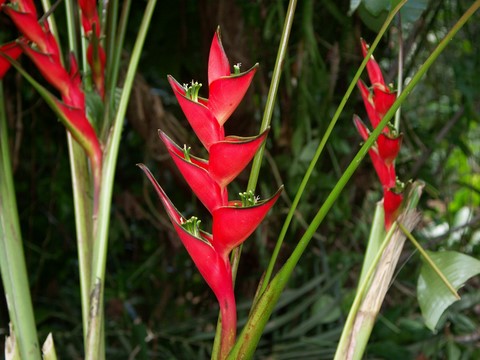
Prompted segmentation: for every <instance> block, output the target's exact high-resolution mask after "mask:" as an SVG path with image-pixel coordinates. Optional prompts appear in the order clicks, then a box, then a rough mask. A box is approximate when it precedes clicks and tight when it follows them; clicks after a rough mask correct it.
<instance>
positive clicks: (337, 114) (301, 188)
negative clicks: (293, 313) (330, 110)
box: [260, 0, 407, 293]
mask: <svg viewBox="0 0 480 360" xmlns="http://www.w3.org/2000/svg"><path fill="white" fill-rule="evenodd" d="M406 1H407V0H402V1H401V2H400V3H399V4H398V5H397V6H396V7H395V8H394V9H393V10H392V11H391V12H390V14H389V15H388V17H387V19H386V20H385V23H384V24H383V26H382V28H381V29H380V31H379V33H378V35H377V37H376V38H375V41H374V42H373V44H372V45H371V46H370V48H369V50H368V53H367V55H366V56H365V58H364V59H363V61H362V63H361V64H360V67H359V68H358V70H357V72H356V74H355V76H354V77H353V79H352V81H351V82H350V86H349V87H348V89H347V91H346V92H345V95H344V96H343V99H342V101H341V102H340V104H339V105H338V108H337V110H336V111H335V114H334V115H333V118H332V120H331V121H330V124H329V125H328V128H327V130H326V131H325V134H324V135H323V137H322V140H321V141H320V144H319V145H318V147H317V150H316V151H315V155H314V156H313V158H312V161H311V162H310V165H309V166H308V169H307V171H306V172H305V175H304V177H303V179H302V182H301V183H300V186H299V187H298V190H297V193H296V194H295V198H294V199H293V202H292V206H291V207H290V210H289V211H288V214H287V217H286V219H285V222H284V223H283V226H282V230H281V231H280V234H279V236H278V240H277V243H276V245H275V249H274V250H273V253H272V257H271V259H270V262H269V264H268V268H267V271H266V273H265V279H264V282H263V286H262V289H261V292H260V293H263V291H265V289H266V287H267V285H268V283H269V281H270V278H271V276H272V273H273V269H274V266H275V263H276V261H277V258H278V254H279V253H280V249H281V247H282V244H283V241H284V239H285V236H286V234H287V231H288V228H289V226H290V223H291V221H292V218H293V215H294V214H295V210H296V209H297V206H298V203H299V202H300V199H301V197H302V195H303V192H304V191H305V188H306V186H307V183H308V180H309V179H310V176H311V175H312V172H313V169H314V168H315V165H316V164H317V161H318V159H319V158H320V155H321V154H322V152H323V149H324V148H325V144H326V143H327V141H328V139H329V138H330V135H331V133H332V131H333V129H334V127H335V125H336V123H337V121H338V119H339V118H340V115H341V113H342V111H343V108H344V107H345V105H346V103H347V100H348V98H349V97H350V95H351V93H352V91H353V89H354V88H355V86H356V84H357V81H358V79H359V78H360V75H361V74H362V71H363V69H364V68H365V66H366V65H367V62H368V59H370V55H371V54H372V53H373V51H374V50H375V48H376V47H377V45H378V43H379V42H380V40H381V38H382V36H383V34H384V33H385V31H387V29H388V26H389V25H390V23H391V22H392V20H393V19H394V17H395V14H396V13H397V12H398V11H399V10H400V8H401V7H402V6H403V4H404V3H405V2H406Z"/></svg>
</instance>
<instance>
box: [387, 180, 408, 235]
mask: <svg viewBox="0 0 480 360" xmlns="http://www.w3.org/2000/svg"><path fill="white" fill-rule="evenodd" d="M402 201H403V195H402V194H397V193H396V192H394V191H392V190H391V189H385V190H384V191H383V210H384V213H385V228H386V229H387V231H388V230H389V229H390V227H391V226H392V224H393V222H394V221H395V220H396V219H397V217H398V215H399V213H400V208H401V207H400V206H401V205H402Z"/></svg>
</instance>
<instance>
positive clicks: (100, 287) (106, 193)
mask: <svg viewBox="0 0 480 360" xmlns="http://www.w3.org/2000/svg"><path fill="white" fill-rule="evenodd" d="M155 4H156V0H149V2H148V3H147V6H146V9H145V13H144V17H143V20H142V23H141V25H140V29H139V33H138V35H137V40H136V42H135V46H134V48H133V52H132V56H131V59H130V64H129V66H128V70H127V74H126V77H125V84H124V87H123V91H122V96H121V99H120V104H119V107H118V111H117V113H116V116H115V121H114V123H113V129H112V132H111V135H110V137H109V141H108V143H107V146H106V151H105V162H104V168H103V174H102V186H101V192H100V201H99V211H98V218H97V219H96V220H97V221H96V224H95V225H94V232H95V242H94V249H93V259H92V277H91V282H90V283H91V294H90V315H89V324H88V335H87V339H88V340H87V354H86V359H87V360H96V359H98V358H99V356H100V343H101V341H100V337H101V329H102V326H103V325H102V324H103V318H104V313H103V293H104V286H105V267H106V260H107V248H108V229H109V223H110V208H111V200H112V192H113V183H114V177H115V168H116V164H117V157H118V149H119V146H120V139H121V134H122V128H123V121H124V117H125V113H126V111H127V104H128V99H129V97H130V93H131V90H132V86H133V80H134V78H135V73H136V71H137V67H138V62H139V60H140V55H141V51H142V48H143V44H144V42H145V37H146V35H147V30H148V27H149V25H150V20H151V17H152V15H153V10H154V8H155Z"/></svg>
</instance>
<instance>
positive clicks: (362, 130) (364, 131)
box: [353, 114, 370, 141]
mask: <svg viewBox="0 0 480 360" xmlns="http://www.w3.org/2000/svg"><path fill="white" fill-rule="evenodd" d="M353 124H354V125H355V127H356V128H357V131H358V133H359V134H360V136H361V137H362V139H363V141H365V140H367V139H368V137H369V136H370V131H368V128H367V127H366V125H365V124H364V123H363V121H362V120H361V119H360V117H359V116H358V115H355V114H354V115H353Z"/></svg>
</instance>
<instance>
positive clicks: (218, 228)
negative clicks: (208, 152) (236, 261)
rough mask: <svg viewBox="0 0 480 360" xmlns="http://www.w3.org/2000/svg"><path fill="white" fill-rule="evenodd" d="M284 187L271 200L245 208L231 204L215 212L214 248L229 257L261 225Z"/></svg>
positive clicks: (237, 203)
mask: <svg viewBox="0 0 480 360" xmlns="http://www.w3.org/2000/svg"><path fill="white" fill-rule="evenodd" d="M282 190H283V187H281V188H280V189H279V190H278V191H277V192H276V194H275V195H273V196H272V197H271V198H269V199H266V200H263V201H259V202H256V203H255V204H254V205H251V206H246V207H245V206H243V205H242V204H241V202H239V201H235V202H231V203H230V204H229V206H223V207H219V208H217V209H215V210H214V211H213V214H212V215H213V230H212V233H213V246H214V247H215V249H216V250H217V251H218V252H219V253H220V254H222V255H223V256H224V257H227V256H228V254H230V252H231V251H232V250H233V249H234V248H236V247H237V246H239V245H240V244H242V243H243V242H244V241H245V240H246V239H247V238H248V237H249V236H250V235H251V234H252V233H253V232H254V231H255V229H256V228H257V227H258V225H260V223H261V222H262V221H263V219H264V218H265V216H266V215H267V213H268V211H269V210H270V209H271V207H272V206H273V205H274V204H275V202H276V201H277V200H278V198H279V196H280V194H281V192H282Z"/></svg>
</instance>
